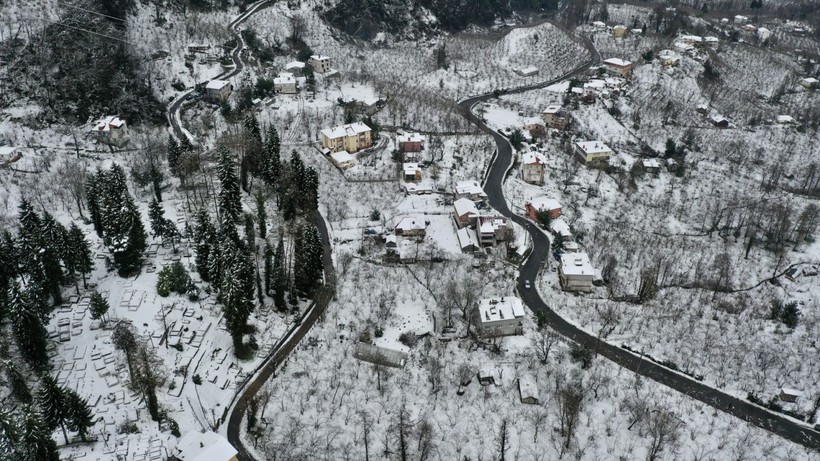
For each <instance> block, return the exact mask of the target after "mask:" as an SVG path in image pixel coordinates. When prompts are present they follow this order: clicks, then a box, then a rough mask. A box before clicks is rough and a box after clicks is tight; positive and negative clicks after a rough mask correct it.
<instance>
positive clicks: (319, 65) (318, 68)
mask: <svg viewBox="0 0 820 461" xmlns="http://www.w3.org/2000/svg"><path fill="white" fill-rule="evenodd" d="M308 64H310V65H311V66H312V67H313V71H314V72H316V73H317V74H326V73H328V72H330V71H331V70H333V68H332V67H331V66H330V57H329V56H324V55H321V54H314V55H312V56H311V57H310V60H309V61H308Z"/></svg>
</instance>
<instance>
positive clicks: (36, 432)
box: [16, 406, 60, 461]
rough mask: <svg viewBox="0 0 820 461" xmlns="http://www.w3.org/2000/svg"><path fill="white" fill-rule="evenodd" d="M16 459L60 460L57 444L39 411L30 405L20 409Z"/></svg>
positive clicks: (18, 460)
mask: <svg viewBox="0 0 820 461" xmlns="http://www.w3.org/2000/svg"><path fill="white" fill-rule="evenodd" d="M21 419H22V424H21V430H20V435H19V448H18V453H17V455H18V458H16V461H60V455H59V453H58V452H57V444H56V443H55V442H54V440H53V439H52V438H51V430H49V428H48V426H47V424H46V423H45V421H43V417H42V416H41V415H40V413H39V412H38V411H37V410H36V409H35V408H34V407H31V406H26V407H24V408H23V410H22V415H21Z"/></svg>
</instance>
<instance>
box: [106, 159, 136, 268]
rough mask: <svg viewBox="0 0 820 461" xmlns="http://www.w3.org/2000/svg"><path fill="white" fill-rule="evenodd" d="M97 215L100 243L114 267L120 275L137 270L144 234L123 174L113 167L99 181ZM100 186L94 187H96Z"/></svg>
mask: <svg viewBox="0 0 820 461" xmlns="http://www.w3.org/2000/svg"><path fill="white" fill-rule="evenodd" d="M100 182H101V183H102V184H101V185H102V186H103V187H102V190H101V192H102V194H103V196H102V198H101V204H100V212H101V213H102V225H103V228H104V232H103V233H104V236H105V237H104V240H105V243H106V245H108V248H109V249H110V250H111V253H112V254H113V256H114V265H115V266H116V267H117V269H118V270H119V273H120V275H128V274H131V273H133V272H134V271H136V270H137V269H139V267H140V266H141V264H142V252H143V251H145V246H146V238H147V236H146V234H145V228H144V227H143V225H142V220H141V219H140V213H139V209H137V205H136V203H134V198H133V197H132V196H131V194H130V193H129V192H128V186H127V184H126V181H125V172H124V171H123V169H122V167H120V166H119V165H117V164H114V165H113V166H112V167H111V169H110V170H109V171H107V172H106V173H105V174H104V175H103V177H102V181H99V180H98V183H100ZM99 186H100V184H98V187H99Z"/></svg>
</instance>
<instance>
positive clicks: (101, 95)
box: [0, 0, 163, 122]
mask: <svg viewBox="0 0 820 461" xmlns="http://www.w3.org/2000/svg"><path fill="white" fill-rule="evenodd" d="M131 7H132V5H131V3H130V2H128V1H117V2H111V1H103V0H98V1H92V2H88V3H87V4H85V5H84V6H82V7H80V6H77V7H71V8H66V9H65V12H64V13H63V15H62V16H61V17H59V18H58V19H56V20H53V21H50V23H49V24H48V25H47V26H46V27H45V28H44V29H43V30H42V31H40V32H38V33H36V34H32V35H31V36H29V37H27V38H28V40H22V39H21V38H19V37H18V39H12V40H7V41H5V42H4V43H3V45H2V49H0V59H2V60H3V61H5V62H7V63H8V66H9V74H10V75H11V76H13V78H11V79H10V82H11V83H10V85H11V93H13V94H17V95H22V96H24V97H28V98H31V99H33V100H34V101H35V102H36V103H37V104H38V105H39V106H40V107H42V108H43V113H42V116H43V119H44V120H43V121H45V122H58V121H70V122H77V121H80V122H85V121H86V120H88V119H89V118H93V117H99V116H101V115H105V114H121V115H122V116H124V117H125V118H126V119H127V120H129V121H130V122H134V121H140V120H152V121H159V120H162V119H163V106H162V104H161V103H160V102H159V101H158V100H157V99H156V98H155V97H154V95H153V92H152V90H151V80H150V78H149V77H148V76H146V75H143V74H142V72H141V71H140V65H139V63H138V62H137V61H136V59H135V58H134V57H133V56H132V55H131V54H130V51H129V44H128V43H127V41H126V40H125V37H126V35H125V33H124V28H125V27H127V25H126V24H127V22H126V20H125V18H126V16H127V13H128V11H129V10H130V8H131Z"/></svg>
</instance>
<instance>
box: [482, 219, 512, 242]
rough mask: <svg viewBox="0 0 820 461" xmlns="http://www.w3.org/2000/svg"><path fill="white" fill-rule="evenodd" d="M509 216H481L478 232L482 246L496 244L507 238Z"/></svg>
mask: <svg viewBox="0 0 820 461" xmlns="http://www.w3.org/2000/svg"><path fill="white" fill-rule="evenodd" d="M507 229H508V227H507V218H505V217H503V216H479V217H478V220H477V221H476V233H477V234H478V241H479V242H480V243H481V246H485V247H488V246H495V244H496V243H498V242H503V241H504V240H505V239H506V238H507Z"/></svg>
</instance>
